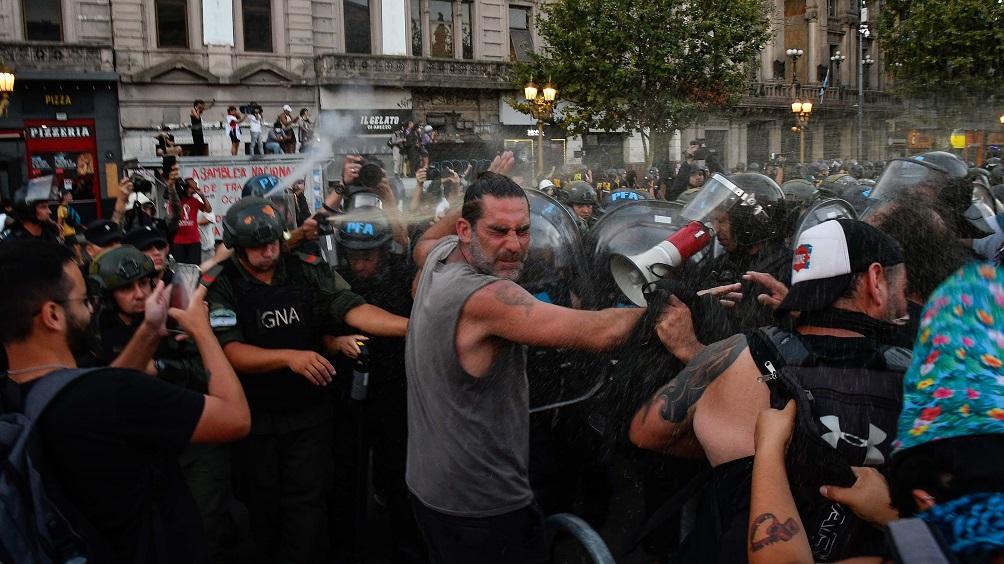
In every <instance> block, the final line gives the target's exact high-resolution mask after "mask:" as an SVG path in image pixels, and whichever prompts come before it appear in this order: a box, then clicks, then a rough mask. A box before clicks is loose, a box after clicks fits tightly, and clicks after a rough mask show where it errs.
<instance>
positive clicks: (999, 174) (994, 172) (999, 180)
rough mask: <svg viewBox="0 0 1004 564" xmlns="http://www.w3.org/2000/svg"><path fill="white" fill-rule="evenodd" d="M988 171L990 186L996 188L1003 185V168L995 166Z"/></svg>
mask: <svg viewBox="0 0 1004 564" xmlns="http://www.w3.org/2000/svg"><path fill="white" fill-rule="evenodd" d="M989 170H990V184H991V186H996V185H998V184H1004V166H995V167H994V168H991V169H989Z"/></svg>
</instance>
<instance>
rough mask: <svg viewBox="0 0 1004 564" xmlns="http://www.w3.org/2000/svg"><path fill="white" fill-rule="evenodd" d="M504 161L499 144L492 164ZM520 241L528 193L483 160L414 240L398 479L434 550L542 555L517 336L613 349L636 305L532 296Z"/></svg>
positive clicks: (525, 239)
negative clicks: (402, 473)
mask: <svg viewBox="0 0 1004 564" xmlns="http://www.w3.org/2000/svg"><path fill="white" fill-rule="evenodd" d="M512 162H513V161H512V153H505V154H504V155H502V156H500V157H497V158H496V160H495V162H494V163H493V164H492V167H491V169H490V170H491V171H499V172H501V171H506V170H508V169H509V168H511V167H512ZM529 245H530V208H529V203H528V201H527V198H526V194H525V193H524V192H523V189H522V188H520V187H519V186H518V185H517V184H516V183H514V182H513V181H512V180H510V179H509V178H507V177H505V176H502V175H501V174H497V173H495V172H488V173H485V174H484V175H482V176H481V177H480V178H479V179H478V181H477V182H475V183H474V184H473V185H471V187H470V188H468V190H467V193H466V194H465V195H464V205H463V207H462V208H461V209H460V210H456V211H453V212H451V213H450V214H449V215H447V216H446V217H445V218H444V219H443V220H442V221H440V222H439V223H437V224H435V225H433V226H432V227H431V228H430V229H429V230H428V231H427V232H426V233H425V235H423V237H422V239H421V240H420V241H419V242H418V243H417V245H416V248H415V253H414V256H415V262H416V264H417V265H418V266H419V267H421V268H423V269H422V272H421V274H420V275H419V278H418V283H417V288H416V292H415V305H414V307H413V308H412V317H411V319H410V322H409V328H408V336H407V338H406V349H405V362H406V368H407V376H408V462H407V472H406V481H407V483H408V488H409V490H410V491H411V493H412V494H413V495H414V499H413V502H412V505H413V508H414V511H415V516H416V519H417V521H418V523H419V528H420V529H421V531H422V535H423V536H424V538H425V541H426V544H427V545H428V547H429V552H430V558H431V560H432V561H434V562H440V563H448V564H450V563H469V562H482V563H486V562H499V563H503V562H504V563H509V562H544V561H545V560H546V559H547V554H546V549H545V541H544V529H543V520H542V516H541V513H540V511H539V510H538V509H537V508H536V506H535V504H534V499H533V492H532V490H531V489H530V483H529V479H528V466H527V459H528V456H529V400H528V391H527V379H526V346H535V347H555V348H571V349H581V350H592V351H603V350H610V349H612V348H615V347H617V346H618V345H619V344H621V343H622V342H623V340H624V339H625V338H626V337H627V335H628V334H629V332H630V331H631V330H632V328H633V327H634V325H635V324H636V323H637V321H638V319H639V318H640V317H641V313H642V310H641V309H608V310H603V311H598V312H593V311H579V310H573V309H567V308H563V307H559V306H555V305H552V304H547V303H543V302H540V301H538V300H536V299H534V297H533V296H531V295H530V294H529V293H528V292H527V291H526V290H524V289H523V288H521V287H520V286H519V285H517V284H516V283H515V282H514V280H516V279H517V278H518V277H519V275H520V272H521V271H522V269H523V264H524V261H525V260H526V257H527V252H528V249H529Z"/></svg>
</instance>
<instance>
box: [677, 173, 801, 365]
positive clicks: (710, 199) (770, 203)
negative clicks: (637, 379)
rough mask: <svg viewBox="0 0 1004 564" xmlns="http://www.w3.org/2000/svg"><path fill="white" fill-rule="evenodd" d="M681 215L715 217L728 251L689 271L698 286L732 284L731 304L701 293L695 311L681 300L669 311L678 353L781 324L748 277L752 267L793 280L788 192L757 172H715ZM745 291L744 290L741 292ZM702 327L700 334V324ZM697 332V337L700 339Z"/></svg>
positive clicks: (685, 356)
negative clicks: (788, 238)
mask: <svg viewBox="0 0 1004 564" xmlns="http://www.w3.org/2000/svg"><path fill="white" fill-rule="evenodd" d="M680 215H681V216H682V217H683V218H685V219H688V220H700V221H705V222H710V223H711V225H712V226H713V228H714V231H715V237H716V238H717V240H718V243H719V244H720V245H721V246H722V248H723V249H724V251H725V252H724V253H722V254H721V255H720V256H717V257H714V258H712V259H710V260H705V261H704V262H702V263H701V264H700V265H699V267H698V268H697V269H696V271H690V272H688V273H686V274H685V280H686V281H687V283H688V285H689V286H690V287H691V288H693V289H694V290H697V289H701V290H706V289H711V288H728V290H727V291H728V294H722V295H725V296H726V298H727V300H728V301H729V304H728V305H729V307H724V306H723V305H722V304H720V303H719V300H720V299H721V297H722V295H720V294H719V293H718V292H711V293H707V294H704V295H703V296H701V297H695V298H694V299H693V301H692V302H691V304H692V309H693V313H692V315H693V323H692V325H691V324H690V323H686V322H685V321H690V320H689V319H687V317H689V315H688V314H689V313H690V312H684V311H682V309H681V308H687V307H688V306H686V305H684V304H683V303H676V304H675V309H676V311H675V312H671V315H669V316H667V318H669V319H670V320H671V321H672V320H675V322H673V323H670V325H671V326H672V327H673V330H674V331H677V332H678V338H676V339H674V341H675V342H678V343H679V349H676V350H673V351H672V352H673V353H674V354H675V355H676V356H677V358H679V359H680V360H682V361H684V362H687V361H689V359H690V356H692V354H693V352H695V350H696V349H698V348H699V347H700V343H708V342H714V341H716V340H719V339H723V338H725V337H728V336H730V335H734V334H735V333H738V332H741V331H744V330H749V329H754V328H756V327H760V326H763V325H769V324H771V323H775V320H774V317H773V311H772V310H771V309H770V308H769V307H767V306H764V305H763V304H761V303H760V302H759V301H758V300H757V295H758V294H759V293H760V292H761V291H762V289H761V288H758V287H757V285H756V284H755V283H754V282H753V281H751V280H747V279H745V278H744V275H745V274H746V273H747V272H750V271H753V272H763V273H767V274H771V275H772V276H774V278H776V279H778V280H781V281H782V282H787V280H788V279H789V278H790V275H789V274H788V273H789V271H790V270H791V268H790V265H791V250H790V249H788V248H787V247H786V246H785V245H784V238H785V236H786V235H787V233H785V231H784V228H785V227H786V226H787V224H788V223H789V221H790V220H789V219H788V218H787V210H786V208H785V204H784V193H783V192H782V191H781V188H780V187H779V186H778V185H777V183H775V182H774V181H773V180H772V179H770V178H768V177H766V176H764V175H762V174H755V173H741V174H732V175H729V176H728V177H723V176H722V175H720V174H715V175H714V176H712V177H711V179H710V180H708V183H707V184H706V185H705V187H704V190H702V191H701V192H700V193H699V194H698V196H697V197H696V198H694V200H692V201H691V202H690V203H689V204H687V207H685V208H684V209H683V210H682V211H681V212H680ZM739 294H741V295H739ZM695 327H696V328H697V332H696V333H695V331H694V328H695ZM695 337H696V339H695Z"/></svg>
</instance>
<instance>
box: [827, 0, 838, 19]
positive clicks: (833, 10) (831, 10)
mask: <svg viewBox="0 0 1004 564" xmlns="http://www.w3.org/2000/svg"><path fill="white" fill-rule="evenodd" d="M826 13H827V15H829V16H830V17H831V18H835V17H837V0H826Z"/></svg>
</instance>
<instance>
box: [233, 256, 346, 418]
mask: <svg viewBox="0 0 1004 564" xmlns="http://www.w3.org/2000/svg"><path fill="white" fill-rule="evenodd" d="M279 260H280V261H282V263H283V266H284V267H285V270H286V280H285V281H283V282H282V283H281V284H275V285H272V284H261V283H258V282H256V281H252V280H249V279H247V278H246V277H245V276H244V275H243V274H241V272H240V271H239V270H238V267H237V265H236V264H235V263H234V262H233V261H227V262H226V263H225V265H224V267H223V270H222V272H221V273H220V276H222V277H225V278H227V279H228V280H229V281H230V283H231V285H232V288H233V290H234V292H233V295H234V301H235V302H236V303H235V313H236V314H237V324H238V326H239V327H240V330H241V333H242V334H243V336H244V341H243V342H244V343H246V344H248V345H253V346H256V347H260V348H263V349H295V350H301V351H302V350H312V351H316V352H321V350H322V337H321V332H320V329H319V328H318V327H317V324H316V321H317V320H315V315H314V311H315V307H316V306H315V297H314V296H316V295H318V294H319V293H320V292H319V289H318V288H316V284H313V283H311V281H310V278H309V277H307V276H306V273H305V267H304V265H303V263H302V262H301V261H300V260H299V259H298V258H297V257H295V256H293V255H288V254H283V255H282V256H281V257H280V259H279ZM238 376H239V377H240V380H241V384H242V385H243V386H244V392H245V394H246V395H247V398H248V403H249V405H250V407H251V410H252V411H272V412H289V411H294V410H302V409H304V408H307V407H311V406H316V405H319V404H321V403H323V401H324V400H325V398H326V396H327V394H328V392H327V390H326V389H324V388H319V387H317V386H315V385H313V384H311V383H310V382H308V381H307V379H306V378H304V377H303V376H301V375H299V374H297V373H295V372H293V371H292V370H290V369H288V368H283V369H280V370H276V371H274V372H268V373H264V374H245V373H240V374H238Z"/></svg>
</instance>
